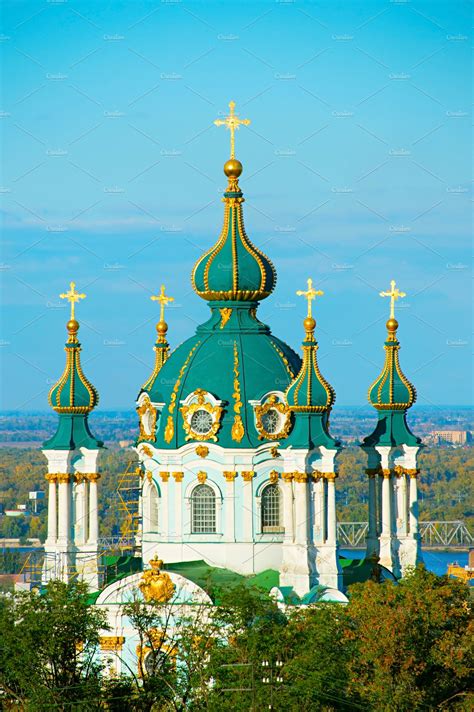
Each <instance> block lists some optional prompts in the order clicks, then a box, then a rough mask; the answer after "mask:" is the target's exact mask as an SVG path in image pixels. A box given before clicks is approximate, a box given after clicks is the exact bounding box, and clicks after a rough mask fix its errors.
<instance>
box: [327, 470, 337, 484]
mask: <svg viewBox="0 0 474 712" xmlns="http://www.w3.org/2000/svg"><path fill="white" fill-rule="evenodd" d="M336 477H337V473H336V472H325V473H324V479H325V480H327V481H328V482H334V480H335V479H336Z"/></svg>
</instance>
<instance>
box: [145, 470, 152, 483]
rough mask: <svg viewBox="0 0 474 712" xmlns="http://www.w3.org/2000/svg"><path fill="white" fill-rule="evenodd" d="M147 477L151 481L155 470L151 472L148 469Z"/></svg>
mask: <svg viewBox="0 0 474 712" xmlns="http://www.w3.org/2000/svg"><path fill="white" fill-rule="evenodd" d="M146 478H147V480H148V482H151V481H152V480H153V472H150V470H147V473H146Z"/></svg>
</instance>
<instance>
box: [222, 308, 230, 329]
mask: <svg viewBox="0 0 474 712" xmlns="http://www.w3.org/2000/svg"><path fill="white" fill-rule="evenodd" d="M219 312H220V315H221V329H223V328H224V326H225V325H226V324H227V322H228V321H229V319H230V317H231V316H232V309H231V308H230V307H222V309H219Z"/></svg>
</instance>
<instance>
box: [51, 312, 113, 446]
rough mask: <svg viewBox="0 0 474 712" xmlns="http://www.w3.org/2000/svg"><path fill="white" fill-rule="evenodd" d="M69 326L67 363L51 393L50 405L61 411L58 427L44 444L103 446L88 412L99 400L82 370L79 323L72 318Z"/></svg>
mask: <svg viewBox="0 0 474 712" xmlns="http://www.w3.org/2000/svg"><path fill="white" fill-rule="evenodd" d="M67 328H68V332H69V338H68V340H67V342H66V345H65V348H64V350H65V352H66V365H65V367H64V371H63V374H62V376H61V378H60V379H59V380H58V381H57V382H56V383H55V384H54V386H53V387H52V388H51V390H50V392H49V395H48V401H49V404H50V406H51V407H52V408H53V410H55V411H56V413H58V414H59V422H58V429H57V431H56V433H55V435H54V436H53V437H52V438H51V439H50V440H47V441H46V442H45V443H44V444H43V447H44V449H46V450H74V449H78V448H80V447H85V448H88V449H96V448H98V447H103V442H102V441H100V440H96V439H95V438H94V436H93V435H92V433H91V431H90V428H89V423H88V415H89V413H90V412H91V411H92V410H93V408H95V406H96V405H97V403H98V402H99V394H98V392H97V390H96V388H95V387H94V386H93V385H92V383H90V381H88V379H87V378H86V377H85V375H84V373H83V371H82V367H81V357H80V353H81V344H80V343H79V341H78V339H77V332H78V331H79V324H78V322H77V321H75V320H74V319H71V320H70V321H69V322H68V324H67Z"/></svg>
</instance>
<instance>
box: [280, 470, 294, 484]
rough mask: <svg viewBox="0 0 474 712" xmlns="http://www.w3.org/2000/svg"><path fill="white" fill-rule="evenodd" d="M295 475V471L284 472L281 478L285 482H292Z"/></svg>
mask: <svg viewBox="0 0 474 712" xmlns="http://www.w3.org/2000/svg"><path fill="white" fill-rule="evenodd" d="M293 477H294V472H282V473H281V478H282V480H283V481H284V482H291V481H292V479H293Z"/></svg>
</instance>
